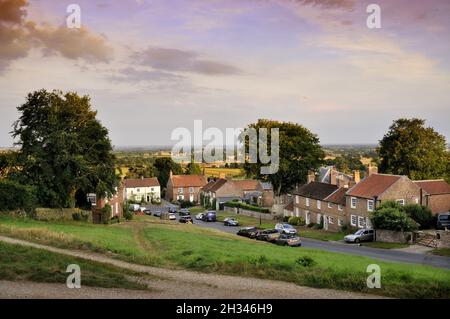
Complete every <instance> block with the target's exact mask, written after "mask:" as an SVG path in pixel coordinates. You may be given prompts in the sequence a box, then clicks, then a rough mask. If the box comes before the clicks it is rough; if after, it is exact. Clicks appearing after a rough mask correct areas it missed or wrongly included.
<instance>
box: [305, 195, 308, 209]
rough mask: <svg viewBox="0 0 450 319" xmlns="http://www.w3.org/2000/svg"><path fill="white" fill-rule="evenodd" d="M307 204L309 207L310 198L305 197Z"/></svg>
mask: <svg viewBox="0 0 450 319" xmlns="http://www.w3.org/2000/svg"><path fill="white" fill-rule="evenodd" d="M305 205H306V206H308V207H309V198H308V197H307V198H305Z"/></svg>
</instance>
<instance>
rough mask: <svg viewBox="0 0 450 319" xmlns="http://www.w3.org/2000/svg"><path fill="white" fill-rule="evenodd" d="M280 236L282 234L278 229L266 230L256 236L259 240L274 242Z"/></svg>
mask: <svg viewBox="0 0 450 319" xmlns="http://www.w3.org/2000/svg"><path fill="white" fill-rule="evenodd" d="M279 236H280V232H279V231H278V230H276V229H264V230H261V231H259V232H258V234H256V239H257V240H265V241H273V240H275V239H277V238H278V237H279Z"/></svg>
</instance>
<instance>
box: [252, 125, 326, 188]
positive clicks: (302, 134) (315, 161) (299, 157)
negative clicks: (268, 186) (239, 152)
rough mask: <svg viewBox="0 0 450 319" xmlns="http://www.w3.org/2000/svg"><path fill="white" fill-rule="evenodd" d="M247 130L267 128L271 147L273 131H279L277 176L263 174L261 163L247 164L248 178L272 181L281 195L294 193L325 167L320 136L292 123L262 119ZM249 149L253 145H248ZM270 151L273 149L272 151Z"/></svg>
mask: <svg viewBox="0 0 450 319" xmlns="http://www.w3.org/2000/svg"><path fill="white" fill-rule="evenodd" d="M247 128H254V129H256V130H258V129H260V128H267V131H268V135H269V136H268V143H269V145H270V143H271V136H270V129H271V128H278V129H279V169H278V171H277V172H276V173H275V174H261V171H260V168H261V167H262V166H266V164H263V163H261V162H260V161H258V163H249V162H248V161H246V162H245V163H244V166H243V168H244V170H245V172H246V174H247V176H250V177H256V178H258V179H261V180H264V181H269V182H271V183H272V185H273V187H274V190H275V191H276V193H277V195H280V194H281V193H286V192H288V191H290V190H292V189H293V188H294V187H295V185H297V184H302V183H305V182H306V177H307V174H308V170H312V169H314V170H315V169H317V168H318V167H319V166H320V165H321V164H322V163H323V158H324V157H325V153H324V151H323V150H322V147H321V146H320V144H319V138H318V137H317V135H315V134H313V133H311V132H310V131H309V130H308V129H306V128H305V127H303V126H301V125H299V124H295V123H291V122H279V121H273V120H265V119H260V120H258V121H257V122H256V123H253V124H250V125H248V127H247ZM245 145H246V148H248V146H249V141H248V140H246V141H245ZM268 149H269V151H270V147H268Z"/></svg>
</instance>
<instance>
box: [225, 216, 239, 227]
mask: <svg viewBox="0 0 450 319" xmlns="http://www.w3.org/2000/svg"><path fill="white" fill-rule="evenodd" d="M223 225H224V226H239V221H238V220H237V219H234V218H233V217H227V218H225V219H224V220H223Z"/></svg>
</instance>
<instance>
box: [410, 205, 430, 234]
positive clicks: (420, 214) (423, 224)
mask: <svg viewBox="0 0 450 319" xmlns="http://www.w3.org/2000/svg"><path fill="white" fill-rule="evenodd" d="M403 210H404V211H405V213H406V215H408V216H409V217H411V218H412V219H413V220H414V221H415V222H417V223H418V224H419V228H420V229H427V228H431V227H433V224H434V223H433V221H434V219H433V214H432V212H431V209H430V208H429V207H427V206H421V205H419V204H408V205H406V206H404V207H403Z"/></svg>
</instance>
